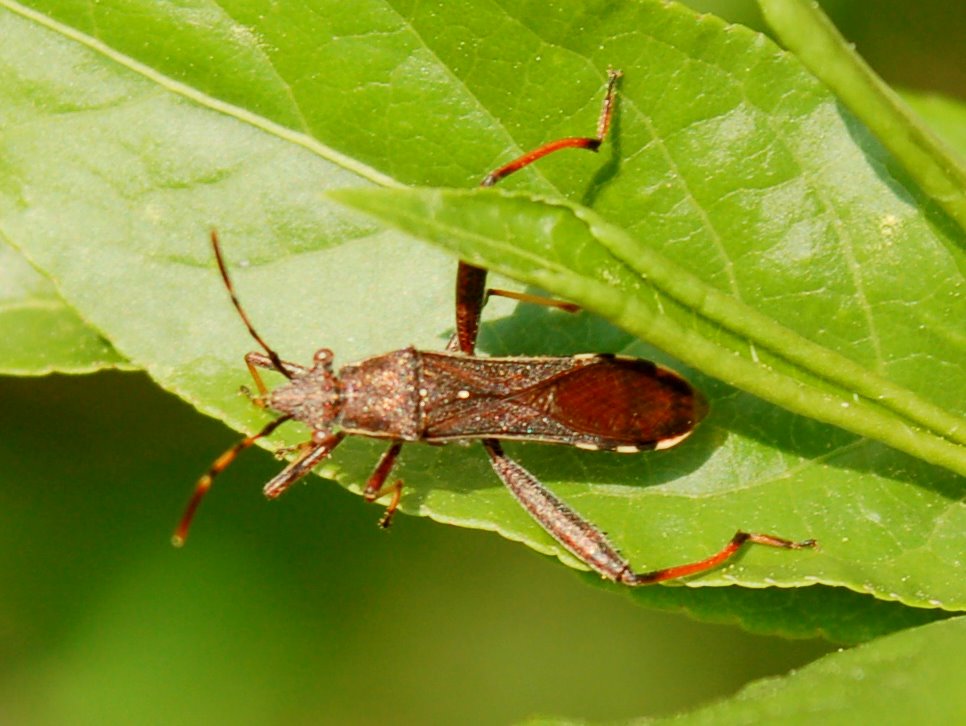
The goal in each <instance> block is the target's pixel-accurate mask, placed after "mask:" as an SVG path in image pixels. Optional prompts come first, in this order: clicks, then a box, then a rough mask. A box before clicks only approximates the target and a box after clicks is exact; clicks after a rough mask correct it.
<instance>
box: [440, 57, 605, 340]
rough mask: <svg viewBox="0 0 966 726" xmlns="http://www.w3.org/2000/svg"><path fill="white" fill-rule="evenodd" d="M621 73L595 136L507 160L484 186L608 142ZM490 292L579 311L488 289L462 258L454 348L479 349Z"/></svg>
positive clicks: (477, 271)
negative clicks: (552, 156) (482, 317)
mask: <svg viewBox="0 0 966 726" xmlns="http://www.w3.org/2000/svg"><path fill="white" fill-rule="evenodd" d="M620 77H621V72H620V71H618V70H614V69H608V71H607V90H606V92H605V93H604V103H603V105H602V106H601V109H600V116H599V117H598V119H597V134H596V135H595V136H575V137H568V138H565V139H557V140H556V141H551V142H550V143H547V144H544V145H543V146H539V147H537V148H536V149H533V150H532V151H528V152H527V153H526V154H523V155H522V156H519V157H517V158H516V159H514V160H513V161H511V162H509V163H508V164H504V165H503V166H501V167H500V168H499V169H495V170H493V171H491V172H490V173H489V174H487V175H486V176H485V177H484V179H483V181H482V182H480V186H481V187H491V186H493V185H494V184H496V183H497V182H498V181H500V180H501V179H503V178H505V177H508V176H510V175H511V174H513V173H515V172H517V171H520V170H521V169H524V168H526V167H527V166H529V165H530V164H532V163H533V162H535V161H537V160H538V159H542V158H543V157H545V156H548V155H549V154H553V153H554V152H557V151H560V150H561V149H588V150H589V151H597V150H598V149H599V148H600V146H601V144H602V143H604V139H605V138H606V137H607V132H608V131H609V130H610V123H611V118H612V117H613V114H614V98H615V96H616V94H617V81H618V79H619V78H620ZM489 295H502V296H504V297H512V298H516V299H525V300H526V301H527V302H537V303H540V304H544V305H551V306H554V307H560V308H561V309H563V310H567V311H568V312H576V310H577V309H579V308H578V307H577V306H575V305H572V304H570V303H558V302H556V301H551V300H549V299H548V298H543V297H538V296H535V295H533V296H526V297H525V298H521V297H519V296H518V295H517V294H516V293H512V294H507V292H506V291H504V290H487V289H486V270H485V269H483V268H482V267H476V266H475V265H471V264H469V263H467V262H463V261H462V260H461V261H460V263H459V268H458V269H457V271H456V341H453V342H451V344H450V346H449V347H450V349H457V348H456V342H458V343H459V347H458V350H460V351H462V352H464V353H467V354H469V355H472V353H473V351H474V350H475V349H476V336H477V333H478V332H479V326H480V314H481V313H482V311H483V306H484V305H485V304H486V298H487V297H488V296H489Z"/></svg>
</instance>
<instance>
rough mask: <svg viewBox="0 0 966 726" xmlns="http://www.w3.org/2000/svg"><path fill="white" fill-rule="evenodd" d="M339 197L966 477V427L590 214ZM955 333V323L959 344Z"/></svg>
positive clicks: (491, 199)
mask: <svg viewBox="0 0 966 726" xmlns="http://www.w3.org/2000/svg"><path fill="white" fill-rule="evenodd" d="M332 197H333V198H335V199H337V200H339V201H342V202H344V203H346V204H349V205H350V206H352V207H354V208H356V209H359V210H361V211H365V212H369V213H370V214H373V215H375V216H376V217H378V218H379V219H380V220H381V221H383V222H385V223H386V224H391V225H394V226H396V227H398V228H399V229H401V230H403V231H405V232H408V233H410V234H414V235H416V236H419V237H421V238H423V239H427V240H430V241H432V242H434V243H436V244H438V245H440V246H442V247H445V248H447V249H450V250H452V251H453V252H454V253H456V254H457V255H459V256H460V257H461V258H463V259H466V260H468V261H470V262H472V263H474V264H477V265H479V266H481V267H485V268H488V269H492V270H496V271H498V272H502V273H504V274H507V275H510V276H511V277H513V278H515V279H518V280H523V281H525V282H529V283H531V284H534V285H540V286H542V287H544V288H546V289H548V290H551V291H552V292H554V293H556V294H558V295H560V296H561V297H562V298H566V299H567V300H573V301H575V302H578V303H580V304H581V305H582V306H583V307H584V308H586V309H588V310H591V311H593V312H596V313H599V314H600V315H603V316H604V317H607V318H608V319H610V320H613V321H614V322H615V323H617V324H619V325H620V326H621V327H623V328H624V329H625V330H627V331H629V332H631V333H634V334H636V335H637V336H638V337H640V338H644V339H647V340H649V341H651V342H653V343H654V344H656V345H658V346H660V347H661V348H662V349H663V350H665V351H667V352H669V353H671V354H673V355H675V356H676V357H677V358H678V359H680V360H682V361H684V362H686V363H688V364H689V365H692V366H695V367H696V368H700V369H701V370H702V371H703V372H705V373H708V374H711V375H713V376H715V377H716V378H718V379H720V380H722V381H724V382H726V383H728V384H730V385H733V386H737V387H739V388H741V389H743V390H745V391H748V392H750V393H754V394H756V395H758V396H759V397H761V398H763V399H765V400H769V401H772V402H773V403H777V404H778V405H780V406H782V407H784V408H786V409H787V410H789V411H792V412H794V413H800V414H803V415H806V416H809V417H811V418H815V419H817V420H820V421H825V422H827V423H833V424H837V425H839V426H841V427H842V428H844V429H847V430H849V431H852V432H854V433H857V434H861V435H864V436H868V437H870V438H873V439H877V440H879V441H882V442H884V443H887V444H889V445H891V446H894V447H895V448H896V449H898V450H900V451H904V452H906V453H909V454H912V455H913V456H918V457H919V458H921V459H923V460H924V461H928V462H931V463H935V464H940V465H942V466H946V467H947V468H949V469H951V470H952V471H955V472H957V473H959V474H964V475H966V446H963V445H962V444H963V442H966V419H963V418H961V417H959V416H957V415H956V414H954V413H951V412H950V413H947V412H946V411H944V410H943V409H942V407H940V406H935V405H932V404H930V403H929V402H928V401H926V400H924V399H923V398H921V397H920V396H918V395H916V394H915V393H914V392H913V391H911V390H908V389H905V388H903V387H902V386H899V385H895V384H893V383H892V382H890V381H889V380H888V379H887V378H884V377H882V376H879V375H877V374H876V372H875V370H874V369H872V368H871V367H870V368H863V366H861V365H859V364H856V363H854V362H853V361H851V360H850V359H849V358H847V357H846V356H844V355H839V354H837V353H836V352H835V351H833V350H830V349H828V348H825V347H823V346H821V345H817V344H814V343H812V342H811V341H810V340H808V339H807V338H806V337H804V336H801V335H797V334H796V333H795V332H794V331H793V330H791V329H789V328H786V327H784V326H783V325H781V324H780V323H778V322H777V321H775V320H772V319H770V318H769V317H768V316H766V315H763V314H761V313H758V312H757V311H756V310H755V309H754V308H752V307H751V306H749V305H747V304H744V303H742V302H741V301H739V300H737V299H736V298H732V297H729V296H727V295H723V294H721V293H719V292H718V291H717V290H716V289H715V288H714V287H712V286H710V285H707V284H705V283H703V282H702V281H701V280H700V279H699V278H697V277H696V276H694V275H691V274H690V273H689V272H688V271H687V270H686V269H684V268H682V267H679V266H677V265H675V264H674V263H672V262H670V261H669V260H668V259H667V258H665V257H663V256H662V255H661V254H660V253H658V252H656V251H654V250H652V249H650V248H649V247H648V246H647V244H645V243H642V242H640V241H638V240H635V239H634V238H633V237H631V236H630V235H629V234H628V233H627V232H625V231H624V230H622V229H620V228H619V227H616V226H614V225H611V224H609V223H608V222H606V221H605V220H603V219H602V218H600V217H599V216H597V215H596V214H594V213H593V212H592V211H591V210H589V209H587V208H584V207H578V206H572V205H569V204H565V203H562V202H548V201H544V200H541V199H538V198H533V197H529V196H526V195H520V194H510V193H506V192H499V191H496V190H492V191H491V190H486V191H484V192H465V191H447V190H432V189H427V190H403V189H398V190H355V191H353V190H342V191H339V192H333V193H332ZM939 312H940V313H941V312H942V310H940V311H939ZM964 312H966V311H964ZM954 324H955V322H954V320H953V319H952V316H950V320H949V324H948V327H949V330H950V332H951V333H952V332H953V326H954ZM937 352H938V353H946V352H947V351H946V350H941V351H937ZM910 422H911V423H910ZM946 436H948V438H946Z"/></svg>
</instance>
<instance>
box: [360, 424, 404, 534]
mask: <svg viewBox="0 0 966 726" xmlns="http://www.w3.org/2000/svg"><path fill="white" fill-rule="evenodd" d="M402 447H403V445H402V441H396V442H395V443H393V445H392V446H390V447H389V448H388V449H386V453H384V454H383V455H382V457H381V458H380V459H379V463H378V464H376V468H375V469H373V471H372V474H371V475H370V477H369V480H368V481H367V482H366V488H365V489H364V490H363V492H362V497H363V499H365V500H366V501H367V502H374V501H376V500H377V499H379V497H381V496H383V495H384V494H386V492H388V491H390V490H391V491H392V493H393V494H392V500H391V501H390V502H389V506H388V507H386V511H385V512H383V515H382V517H380V518H379V526H380V527H382V528H383V529H388V527H389V525H390V524H392V517H393V515H394V514H395V513H396V509H397V508H398V507H399V500H400V499H401V498H402V488H403V483H402V479H397V480H396V482H395V483H394V484H392V485H391V486H386V479H387V478H389V472H391V471H392V467H393V466H394V465H395V464H396V459H397V458H399V452H400V451H402Z"/></svg>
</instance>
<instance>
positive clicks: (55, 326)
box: [0, 239, 130, 376]
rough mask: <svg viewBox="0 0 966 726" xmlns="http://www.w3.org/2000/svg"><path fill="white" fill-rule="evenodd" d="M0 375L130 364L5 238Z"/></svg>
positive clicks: (0, 245) (1, 248) (0, 272)
mask: <svg viewBox="0 0 966 726" xmlns="http://www.w3.org/2000/svg"><path fill="white" fill-rule="evenodd" d="M0 340H4V341H8V343H7V344H5V345H3V346H0V374H3V375H20V376H35V375H45V374H47V373H55V372H56V373H90V372H93V371H96V370H101V369H104V368H128V367H130V366H129V364H128V363H127V362H126V361H125V360H124V358H122V357H121V356H120V355H118V354H117V353H116V352H115V351H114V349H113V348H111V345H110V343H108V342H107V341H106V340H104V338H103V337H101V336H100V335H98V334H97V333H96V332H95V331H93V330H92V329H91V328H89V327H87V326H86V325H85V324H84V322H83V321H82V320H81V319H80V318H79V317H78V316H77V313H75V312H74V310H73V309H72V308H71V307H70V306H68V305H67V304H66V303H65V302H64V301H63V299H62V298H61V297H60V295H58V294H57V290H56V289H55V288H54V286H53V284H51V282H50V280H48V279H47V278H45V277H44V276H43V275H41V274H40V273H39V272H37V270H35V269H34V268H33V267H31V266H30V264H29V263H28V262H27V261H26V260H24V259H23V257H22V256H21V255H20V254H18V252H17V251H16V250H14V249H13V248H11V247H10V245H8V244H7V243H6V242H4V241H3V240H2V239H0Z"/></svg>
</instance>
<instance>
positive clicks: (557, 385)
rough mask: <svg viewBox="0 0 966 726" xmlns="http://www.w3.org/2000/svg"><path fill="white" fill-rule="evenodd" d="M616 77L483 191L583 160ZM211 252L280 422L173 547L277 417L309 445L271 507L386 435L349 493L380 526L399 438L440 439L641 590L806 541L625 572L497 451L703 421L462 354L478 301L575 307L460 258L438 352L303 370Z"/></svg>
mask: <svg viewBox="0 0 966 726" xmlns="http://www.w3.org/2000/svg"><path fill="white" fill-rule="evenodd" d="M619 77H620V73H619V72H616V71H611V72H610V74H609V81H608V86H607V92H606V95H605V101H604V105H603V109H602V111H601V116H600V120H599V122H598V128H597V136H596V137H592V138H591V137H575V138H567V139H561V140H558V141H555V142H551V143H550V144H547V145H545V146H541V147H539V148H538V149H535V150H534V151H531V152H529V153H528V154H525V155H524V156H521V157H520V158H518V159H516V160H514V161H512V162H510V163H509V164H507V165H505V166H503V167H501V168H500V169H497V170H496V171H494V172H492V173H490V174H488V175H487V177H486V178H485V179H484V181H483V183H482V185H483V186H491V185H493V184H495V183H496V182H497V181H499V179H501V178H503V177H505V176H507V175H509V174H512V173H513V172H515V171H518V170H519V169H522V168H524V167H525V166H527V165H529V164H531V163H533V162H534V161H536V160H537V159H539V158H542V157H543V156H546V155H547V154H550V153H553V152H555V151H558V150H560V149H564V148H586V149H591V150H594V151H596V150H597V149H598V148H599V147H600V145H601V143H602V142H603V140H604V137H605V136H606V133H607V130H608V128H609V126H610V120H611V115H612V112H613V103H614V96H615V93H616V84H617V80H618V78H619ZM211 243H212V247H213V249H214V252H215V257H216V259H217V262H218V267H219V270H220V271H221V276H222V279H223V280H224V283H225V286H226V287H227V289H228V291H229V294H230V296H231V299H232V303H233V304H234V306H235V308H236V309H237V311H238V313H239V315H240V316H241V318H242V320H243V321H244V323H245V326H246V327H247V328H248V331H249V332H250V334H251V335H252V337H253V338H254V339H255V341H256V342H257V343H258V344H259V345H260V346H261V347H262V349H263V350H264V353H261V352H253V353H249V354H248V355H246V356H245V361H246V363H247V364H248V368H249V371H250V372H251V374H252V378H253V380H254V382H255V386H256V388H257V391H258V394H257V395H256V396H254V397H253V401H254V403H255V404H256V405H258V406H260V407H262V408H266V409H270V410H272V411H275V412H277V413H279V414H281V415H280V416H279V417H278V418H276V419H275V420H273V421H272V422H270V423H269V424H268V425H266V426H265V427H264V428H263V429H262V430H261V431H259V432H258V433H257V434H255V435H253V436H249V437H247V438H245V439H243V440H242V441H240V442H238V443H237V444H236V445H235V446H233V447H232V448H231V449H229V450H228V451H226V452H225V453H224V454H222V456H220V457H219V458H218V459H217V460H216V461H215V463H214V464H213V465H212V466H211V468H210V469H209V470H208V472H207V473H206V474H205V475H204V476H203V477H202V478H201V480H200V481H199V482H198V485H197V486H196V488H195V492H194V495H193V496H192V498H191V501H190V502H189V504H188V507H187V509H186V511H185V514H184V516H183V517H182V520H181V522H180V524H179V526H178V529H177V530H176V532H175V535H174V542H175V544H177V545H180V544H183V543H184V540H185V537H186V536H187V532H188V528H189V525H190V523H191V520H192V518H193V516H194V513H195V511H196V509H197V507H198V505H199V504H200V502H201V499H202V497H203V496H204V494H205V493H206V492H207V490H208V489H209V488H210V486H211V483H212V481H213V479H214V477H215V476H217V475H218V474H219V473H220V472H221V471H223V470H224V469H225V468H226V467H227V466H228V465H229V464H230V463H231V462H232V461H233V460H234V459H235V457H236V456H237V455H238V454H239V453H240V452H241V451H243V450H244V449H246V448H248V447H249V446H251V445H252V444H253V443H255V442H256V441H257V440H258V439H260V438H263V437H265V436H267V435H269V434H270V433H271V432H273V431H274V430H275V429H276V428H277V427H278V426H280V425H281V424H283V423H285V422H286V421H290V420H296V421H300V422H302V423H303V424H305V425H306V426H308V427H309V429H310V430H311V431H312V437H311V439H310V440H309V441H306V442H305V443H303V444H302V445H300V446H299V447H298V457H297V458H296V460H295V461H293V462H292V463H290V464H289V465H288V466H286V467H285V469H283V470H282V471H281V472H280V473H279V474H278V475H276V476H275V477H274V478H273V479H272V480H271V481H269V482H268V483H267V484H266V485H265V487H264V492H265V494H266V496H268V497H270V498H275V497H277V496H279V495H280V494H282V492H284V491H285V490H286V489H288V488H289V487H290V486H291V485H292V484H294V483H295V482H296V481H298V480H299V479H301V478H302V477H303V476H305V475H306V474H308V473H309V472H310V471H311V470H312V469H313V468H314V467H315V466H317V465H318V464H319V463H320V462H321V461H322V460H324V459H325V458H326V457H328V456H329V455H330V454H331V452H332V451H333V449H335V447H336V446H338V445H339V443H341V442H342V440H343V439H344V438H345V437H346V436H347V435H357V436H366V437H370V438H381V439H389V440H391V441H392V442H393V443H392V445H391V446H390V447H389V449H388V450H387V451H386V453H385V454H383V456H382V457H381V458H380V460H379V462H378V464H377V465H376V468H375V470H374V471H373V473H372V475H371V476H370V477H369V480H368V481H367V483H366V487H365V489H364V492H363V496H364V497H365V499H366V500H367V501H374V500H376V499H378V498H380V497H381V496H382V495H383V494H386V493H389V492H391V493H392V500H391V502H390V504H389V506H388V507H387V509H386V512H385V514H384V515H383V517H382V520H381V524H382V525H383V526H388V524H389V521H390V519H391V517H392V515H393V513H394V512H395V510H396V508H397V507H398V505H399V501H400V497H401V493H402V482H401V481H396V482H395V483H394V484H393V485H391V486H389V487H387V486H386V481H387V479H388V477H389V474H390V472H391V471H392V468H393V465H394V464H395V461H396V459H397V458H398V456H399V454H400V451H401V449H402V446H403V444H404V443H406V442H411V441H412V442H416V441H422V442H426V443H435V444H439V443H446V442H449V441H462V440H469V439H480V440H482V443H483V446H484V448H485V450H486V452H487V455H488V456H489V458H490V462H491V464H492V466H493V469H494V470H495V472H496V473H497V475H498V476H499V477H500V479H501V481H503V483H504V484H505V485H506V486H507V488H508V489H509V490H510V491H511V493H512V494H513V495H514V496H515V497H516V498H517V500H518V501H519V502H520V503H521V504H522V506H523V507H524V508H525V509H526V510H527V512H528V513H529V514H530V515H531V516H532V517H533V518H534V519H535V520H536V521H537V522H538V523H539V524H540V525H541V526H542V527H543V528H544V529H545V530H546V531H547V532H548V533H550V534H551V535H552V536H553V537H554V538H556V539H557V540H558V541H559V542H560V543H561V544H562V545H563V546H564V547H566V548H567V549H568V550H569V551H570V552H571V553H572V554H574V555H575V556H576V557H578V558H579V559H580V560H581V561H583V562H584V563H585V564H586V565H587V566H588V567H590V568H592V569H594V570H595V571H597V572H598V573H600V574H601V575H602V576H603V577H605V578H607V579H610V580H613V581H615V582H620V583H623V584H626V585H644V584H649V583H654V582H660V581H662V580H668V579H673V578H677V577H683V576H685V575H691V574H695V573H698V572H702V571H704V570H707V569H710V568H712V567H715V566H717V565H719V564H720V563H722V562H724V561H725V560H727V559H728V558H729V557H731V556H732V555H733V554H734V553H735V552H736V551H737V550H738V549H739V548H740V547H741V546H742V545H743V544H744V543H745V542H757V543H760V544H765V545H769V546H773V547H782V548H788V549H799V548H803V547H811V546H813V545H814V542H813V541H811V540H807V541H804V542H792V541H789V540H786V539H782V538H779V537H774V536H772V535H765V534H751V533H746V532H738V533H736V534H735V536H734V537H733V538H732V539H731V540H730V541H729V542H728V543H727V544H726V545H725V546H724V547H723V548H722V549H721V550H720V551H718V552H716V553H715V554H713V555H711V556H710V557H708V558H706V559H703V560H700V561H698V562H693V563H688V564H685V565H679V566H676V567H670V568H665V569H661V570H655V571H651V572H643V573H639V572H634V571H633V569H632V568H631V566H630V563H628V562H627V561H626V560H625V559H624V558H623V557H622V556H621V555H620V553H619V552H618V551H617V549H616V548H615V547H614V546H613V545H612V544H611V543H610V542H609V541H608V539H607V538H606V537H605V535H604V534H603V533H602V532H601V531H600V530H599V529H598V528H597V527H596V526H594V525H593V524H591V523H590V522H588V521H587V520H585V519H583V518H582V517H581V516H580V515H578V514H577V513H576V512H575V511H574V510H572V509H571V508H570V507H568V506H567V505H566V504H565V503H564V502H563V501H561V500H560V499H559V498H557V497H556V496H555V495H554V494H553V493H552V492H550V491H549V490H548V489H547V488H546V487H545V486H544V485H543V484H542V483H541V482H540V481H539V480H538V479H537V478H536V477H534V476H533V475H532V474H530V473H529V472H528V471H527V470H526V469H524V468H523V467H522V466H520V465H519V464H518V463H516V462H515V461H513V460H512V459H510V458H509V457H507V456H506V454H505V453H504V452H503V449H502V447H501V445H500V441H501V440H507V439H510V440H513V439H515V440H525V441H534V442H542V443H551V444H565V445H569V446H575V447H578V448H582V449H591V450H604V451H616V452H621V453H632V452H638V451H643V450H648V449H666V448H669V447H671V446H674V445H676V444H678V443H680V442H681V441H683V440H684V439H685V438H687V437H688V436H689V435H690V434H691V432H692V431H693V430H694V427H695V425H696V424H697V423H698V422H699V421H700V420H701V419H702V418H703V417H704V415H705V413H706V411H707V405H706V403H705V401H704V398H703V397H702V396H701V394H700V393H698V392H697V391H695V390H694V389H693V388H692V387H691V385H690V384H689V383H688V382H687V381H685V380H684V379H683V378H681V377H680V376H679V375H678V374H676V373H674V372H673V371H671V370H668V369H666V368H663V367H661V366H658V365H656V364H654V363H651V362H650V361H645V360H639V359H634V358H626V357H621V356H615V355H605V354H583V355H576V356H570V357H553V358H550V357H517V358H513V357H511V358H482V357H476V356H474V352H475V345H476V336H477V332H478V329H479V320H480V314H481V311H482V308H483V305H484V304H485V301H486V298H487V297H488V296H489V295H491V294H498V295H505V296H508V297H514V298H517V299H521V300H526V301H532V302H540V303H544V304H550V305H554V306H556V307H560V308H563V309H565V310H571V311H573V310H577V309H578V308H577V306H575V305H572V304H570V303H560V302H558V301H553V300H550V301H548V300H546V299H544V298H538V297H534V296H530V295H520V294H517V293H508V292H507V291H503V290H487V289H486V271H485V270H483V269H482V268H479V267H474V266H472V265H468V264H466V263H463V262H461V263H460V266H459V271H458V274H457V303H456V309H457V327H456V334H455V335H454V340H453V342H452V343H451V346H450V347H451V348H458V349H459V352H427V351H419V350H416V349H414V348H404V349H402V350H397V351H393V352H391V353H386V354H384V355H379V356H374V357H371V358H367V359H365V360H363V361H360V362H358V363H352V364H349V365H346V366H343V367H342V368H341V369H340V370H339V371H338V372H335V371H334V370H333V367H332V358H333V355H332V352H331V351H330V350H328V349H321V350H319V351H318V352H317V353H316V354H315V358H314V361H313V365H312V366H311V367H305V366H301V365H298V364H295V363H291V362H288V361H283V360H282V359H281V358H280V357H279V355H278V354H277V353H276V352H275V351H274V350H273V349H272V348H270V347H269V346H268V345H267V344H266V343H265V341H264V340H263V339H262V338H261V336H260V335H259V334H258V333H257V332H256V330H255V328H254V326H253V325H252V324H251V322H250V321H249V319H248V316H247V315H246V313H245V311H244V309H243V308H242V306H241V303H240V302H239V300H238V297H237V295H236V294H235V291H234V286H233V284H232V282H231V278H230V277H229V274H228V270H227V266H226V265H225V262H224V259H223V257H222V254H221V249H220V246H219V243H218V238H217V235H216V234H215V233H214V232H212V234H211ZM259 369H273V370H275V371H277V372H278V373H281V374H282V375H283V376H285V377H286V378H287V379H288V382H287V383H285V384H283V385H281V386H279V387H277V388H275V389H273V390H271V391H269V390H268V388H267V387H266V386H265V384H264V382H263V381H262V378H261V375H260V373H259Z"/></svg>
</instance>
